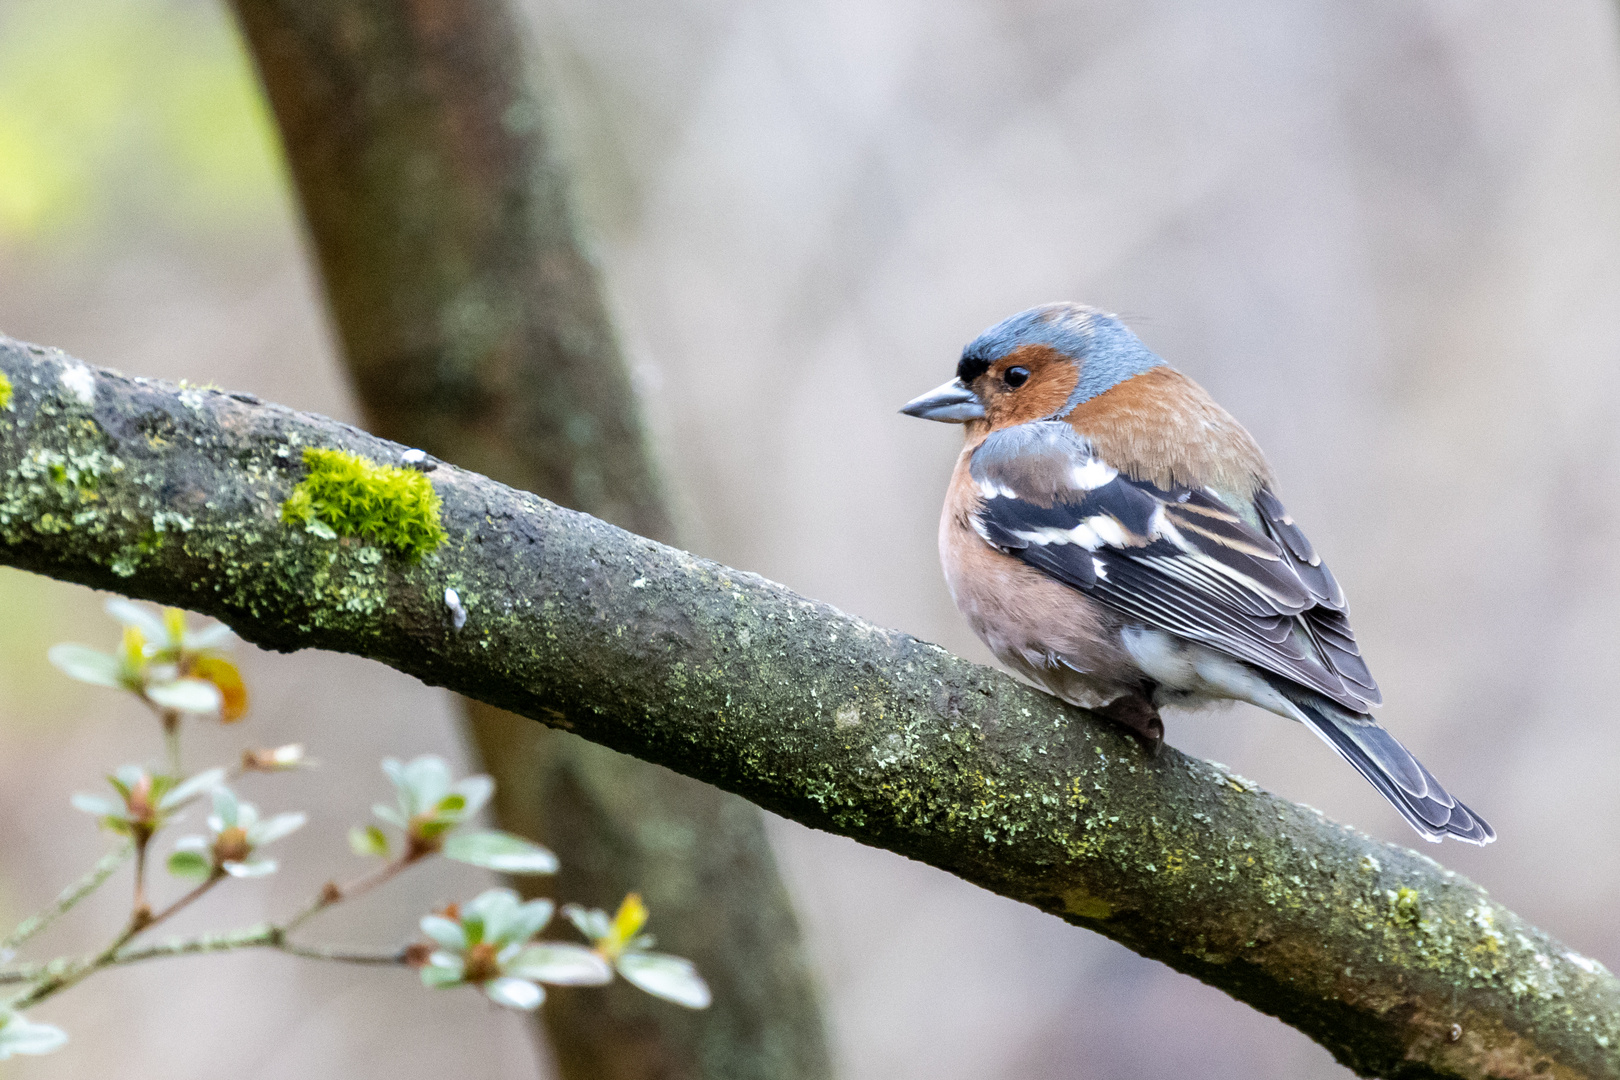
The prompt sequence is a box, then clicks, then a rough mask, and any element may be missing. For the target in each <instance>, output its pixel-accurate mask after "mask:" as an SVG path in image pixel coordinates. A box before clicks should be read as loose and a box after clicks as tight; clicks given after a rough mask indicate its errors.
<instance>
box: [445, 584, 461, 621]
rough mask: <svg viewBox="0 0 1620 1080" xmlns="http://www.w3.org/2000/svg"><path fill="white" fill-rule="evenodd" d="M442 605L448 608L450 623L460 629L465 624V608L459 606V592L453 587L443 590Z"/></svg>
mask: <svg viewBox="0 0 1620 1080" xmlns="http://www.w3.org/2000/svg"><path fill="white" fill-rule="evenodd" d="M444 606H445V607H447V608H449V609H450V625H451V627H452V628H454V629H456V630H460V629H461V628H462V627H463V626H466V625H467V609H466V608H464V607H462V606H461V594H460V593H458V592H456V590H454V589H446V590H444Z"/></svg>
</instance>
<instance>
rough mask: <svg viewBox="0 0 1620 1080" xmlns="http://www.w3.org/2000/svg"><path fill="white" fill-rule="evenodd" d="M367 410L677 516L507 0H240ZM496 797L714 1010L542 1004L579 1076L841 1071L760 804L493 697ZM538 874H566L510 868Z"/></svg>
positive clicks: (650, 511) (644, 531) (521, 481)
mask: <svg viewBox="0 0 1620 1080" xmlns="http://www.w3.org/2000/svg"><path fill="white" fill-rule="evenodd" d="M232 6H233V7H234V8H235V10H236V13H237V16H238V20H239V22H240V24H241V26H242V29H243V32H244V37H245V39H246V42H247V45H248V48H249V50H250V51H251V53H252V55H253V57H254V60H255V62H256V64H257V66H258V70H259V74H260V76H261V77H262V79H263V82H264V86H265V90H266V92H267V94H268V97H269V100H270V104H271V106H272V108H273V110H274V113H275V117H276V122H277V126H278V127H279V129H280V131H281V135H282V142H283V145H284V147H285V149H286V153H287V159H288V164H289V166H290V171H291V173H292V176H293V179H294V181H295V184H296V187H297V192H298V196H299V201H300V204H301V205H302V207H303V211H304V218H305V221H306V222H307V224H308V227H309V237H310V240H311V246H312V249H313V252H314V254H315V256H316V261H317V263H318V265H319V268H320V271H321V278H322V281H323V283H324V285H325V291H326V295H327V298H328V300H329V302H330V306H331V311H332V315H333V321H334V323H335V326H336V329H337V332H338V336H339V338H340V340H341V343H342V357H343V360H344V363H345V365H346V366H347V369H348V371H349V373H350V375H351V377H352V379H353V382H354V385H355V388H356V390H357V392H358V395H359V398H360V404H361V407H362V409H363V410H364V413H365V415H366V417H367V422H368V424H369V425H370V427H371V429H372V430H373V431H376V432H378V433H379V434H381V435H384V436H386V437H388V438H392V439H396V440H399V441H400V442H404V443H406V444H408V445H411V446H416V447H420V448H422V449H423V450H426V451H427V452H429V453H432V454H434V455H437V456H438V457H440V458H442V459H444V460H446V461H450V462H453V463H455V464H457V465H461V466H464V467H466V468H471V469H475V470H477V471H478V472H481V473H484V474H486V475H488V476H491V477H493V478H495V479H497V480H499V481H501V482H502V483H505V484H510V485H512V486H514V487H519V488H524V489H527V490H529V491H533V492H535V493H537V494H540V495H544V496H546V497H547V498H550V499H552V500H555V501H556V502H559V503H561V504H563V505H565V506H570V507H572V508H574V509H576V510H584V511H586V512H588V513H591V514H595V515H596V516H598V517H601V518H604V519H606V520H609V521H612V522H614V523H615V524H618V525H622V526H624V527H625V528H628V529H631V530H632V531H634V532H637V533H640V534H641V535H644V536H651V537H654V538H656V539H661V540H669V539H671V536H672V534H671V530H670V523H669V517H668V515H667V514H666V512H665V509H664V504H663V502H662V500H661V499H660V497H659V485H658V483H657V478H656V475H655V470H654V469H653V467H652V460H651V451H650V449H649V447H648V444H647V440H646V439H645V438H644V436H643V432H642V427H641V422H640V417H639V416H638V413H637V408H636V399H635V395H634V393H633V392H632V389H631V384H630V378H629V373H628V370H627V368H626V365H625V363H624V361H623V357H622V356H621V354H620V351H619V348H618V344H617V341H616V338H615V334H614V332H613V326H612V324H611V322H610V320H609V318H608V315H607V312H606V309H605V305H604V303H603V301H602V298H601V295H600V288H599V285H598V281H597V275H596V272H595V268H594V267H593V266H592V265H591V262H590V260H589V259H588V258H587V257H586V252H585V245H584V243H583V242H582V240H581V238H580V230H579V227H578V225H577V223H576V221H575V218H574V216H573V214H572V212H571V206H570V203H571V199H570V191H569V184H568V170H567V169H566V168H565V166H564V165H563V163H562V162H561V161H560V160H559V155H558V153H557V146H556V138H555V135H554V130H553V129H554V127H555V125H554V124H553V122H552V118H551V110H550V108H549V105H548V102H547V101H546V99H545V95H544V93H543V92H542V89H541V86H540V85H539V80H538V71H537V67H538V58H537V56H536V50H535V49H534V48H533V47H532V46H531V44H530V43H529V42H528V41H526V40H525V35H524V34H523V33H522V32H521V29H520V15H519V12H518V11H517V9H516V8H515V7H514V6H513V5H511V4H510V3H509V2H508V0H433V2H431V3H410V4H401V3H397V2H396V0H233V5H232ZM463 704H464V706H465V714H466V718H467V727H468V730H469V732H470V734H471V736H472V742H473V743H474V745H475V746H476V747H477V749H478V751H479V752H480V754H481V756H482V757H483V761H484V767H485V769H486V770H487V771H488V772H490V773H491V774H493V775H494V777H495V779H496V781H497V789H496V804H495V811H496V814H497V816H498V817H499V819H500V822H501V824H502V825H503V826H504V827H506V828H508V829H510V830H512V831H513V832H518V833H522V834H524V835H526V836H532V837H535V838H536V839H539V840H542V841H544V842H545V843H546V844H547V845H548V846H550V847H551V848H553V849H554V850H555V851H556V852H557V853H558V855H559V856H560V857H561V859H562V872H561V875H560V877H559V879H558V880H557V881H556V882H555V883H554V884H555V887H556V888H557V889H559V890H560V891H562V892H563V893H564V894H566V895H569V896H573V897H576V898H578V899H581V900H584V901H587V902H588V903H591V904H594V905H597V906H602V907H606V908H608V909H609V910H611V909H613V908H614V907H616V906H617V904H618V902H619V899H620V898H621V897H623V895H624V894H625V893H626V892H628V891H630V890H639V891H640V892H641V893H642V894H643V895H644V896H645V897H646V900H647V902H648V904H649V905H650V906H651V908H652V911H653V913H654V920H655V921H654V928H655V929H656V930H657V932H658V936H659V938H660V941H661V942H662V944H663V946H664V947H666V948H668V949H670V950H671V951H673V952H676V953H679V954H680V955H682V956H687V957H690V958H692V959H693V960H694V961H695V962H696V963H697V965H698V967H699V968H700V969H701V970H702V971H703V973H704V975H705V977H706V978H707V979H708V980H709V982H710V984H711V985H712V986H713V988H714V991H715V1002H714V1005H713V1006H711V1007H710V1008H708V1009H706V1010H703V1011H701V1012H689V1011H685V1010H680V1009H671V1008H669V1007H668V1006H667V1005H666V1004H664V1003H663V1002H660V1001H658V1000H656V999H654V998H650V997H648V996H647V995H645V994H642V993H640V992H639V991H637V990H635V989H634V988H632V987H629V986H627V985H623V984H620V985H615V986H610V987H607V988H605V989H604V990H602V991H599V992H596V993H592V994H553V995H551V996H550V997H549V998H548V999H547V1001H546V1006H545V1008H544V1010H543V1014H542V1015H543V1017H544V1019H545V1022H546V1026H547V1028H548V1031H549V1034H550V1037H551V1043H552V1046H553V1047H554V1048H555V1050H556V1052H557V1058H558V1063H559V1065H560V1066H561V1069H562V1072H563V1075H564V1076H566V1077H570V1078H574V1080H644V1078H647V1077H654V1076H656V1077H659V1078H661V1080H699V1078H701V1077H708V1076H725V1077H729V1078H733V1080H825V1078H826V1077H827V1076H828V1075H830V1072H831V1065H830V1061H829V1058H830V1055H829V1054H828V1051H827V1046H826V1037H825V1031H824V1029H823V1025H822V1022H821V1011H820V1008H819V1005H818V1002H817V995H816V993H815V987H814V982H813V980H812V978H811V975H810V971H809V964H808V962H807V959H806V957H805V955H804V951H803V948H802V946H801V942H800V938H799V931H798V926H797V921H796V919H795V917H794V912H793V908H792V903H791V900H790V898H789V896H788V894H787V890H786V888H785V887H784V886H783V884H782V881H781V878H780V876H779V874H778V873H777V869H776V863H775V860H774V857H773V855H772V852H771V849H770V845H769V843H768V841H767V839H766V836H765V825H764V819H763V815H761V814H760V812H759V811H758V809H756V808H755V807H753V806H751V805H749V804H748V803H746V802H744V801H742V800H740V799H737V798H735V797H734V796H731V795H728V794H726V793H725V792H722V791H719V790H717V789H715V788H712V787H709V786H707V785H704V784H701V783H698V782H696V781H693V780H690V779H688V778H686V777H683V776H678V775H676V774H674V773H671V772H669V771H668V770H665V769H660V768H658V767H656V766H653V765H649V764H647V763H644V762H641V761H637V760H635V759H633V758H626V757H624V756H623V755H620V754H615V753H612V752H611V751H609V750H606V749H604V748H603V747H601V746H597V745H593V744H591V743H588V742H584V741H583V740H580V739H578V738H575V737H574V736H572V735H569V734H567V733H566V732H561V731H553V730H550V729H547V728H544V727H542V726H540V725H538V724H533V723H530V722H528V721H526V720H524V719H523V718H522V717H517V716H513V715H512V714H510V713H506V712H504V711H502V710H500V709H496V708H493V707H491V706H489V705H486V704H484V703H482V702H478V701H474V700H471V699H464V702H463ZM512 884H513V886H514V887H515V888H517V889H518V890H519V891H520V892H524V893H525V894H527V895H534V890H541V891H549V890H550V889H551V888H552V883H542V882H538V881H536V880H535V879H532V878H525V879H518V880H516V881H513V882H512Z"/></svg>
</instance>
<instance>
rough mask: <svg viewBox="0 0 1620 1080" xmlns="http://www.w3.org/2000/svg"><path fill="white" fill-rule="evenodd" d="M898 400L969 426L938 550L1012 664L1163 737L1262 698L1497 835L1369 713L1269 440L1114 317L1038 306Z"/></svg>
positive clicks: (1471, 837) (1360, 678)
mask: <svg viewBox="0 0 1620 1080" xmlns="http://www.w3.org/2000/svg"><path fill="white" fill-rule="evenodd" d="M901 411H902V412H904V413H906V414H907V415H909V416H918V417H922V418H923V419H927V420H942V421H945V422H946V423H953V424H963V425H965V427H966V432H967V445H966V447H965V448H964V449H963V451H962V456H961V458H960V459H959V460H958V461H957V464H956V472H955V474H954V475H953V476H952V477H951V484H950V489H949V492H948V493H947V495H946V497H945V510H944V513H943V514H942V515H941V517H940V523H939V552H940V559H941V561H942V562H943V563H944V567H945V580H946V582H947V584H948V585H949V586H950V590H951V596H952V597H953V598H954V599H955V600H956V606H957V607H958V608H960V609H961V611H962V614H964V615H965V616H967V619H968V622H969V623H970V624H972V626H973V630H974V632H975V633H977V634H978V635H979V637H980V638H981V639H983V641H984V643H985V644H986V645H988V646H989V647H990V650H991V651H992V652H994V653H995V654H996V656H997V657H999V658H1000V659H1001V661H1002V662H1003V663H1004V664H1006V665H1007V666H1008V667H1010V668H1012V669H1013V670H1014V671H1017V672H1019V673H1020V674H1022V675H1024V676H1026V677H1028V678H1029V679H1031V680H1032V681H1034V682H1035V683H1037V684H1038V685H1040V686H1043V687H1045V688H1046V689H1047V690H1049V691H1051V692H1052V693H1053V694H1055V695H1057V696H1058V697H1060V698H1062V699H1063V700H1065V701H1068V702H1070V703H1072V704H1075V705H1080V706H1083V707H1086V708H1090V709H1092V710H1093V711H1096V712H1098V713H1101V714H1102V715H1104V716H1107V717H1108V718H1110V719H1112V720H1114V721H1115V722H1117V723H1120V724H1122V725H1124V726H1126V727H1128V728H1129V729H1131V730H1132V731H1134V732H1135V733H1136V734H1137V735H1138V736H1139V737H1141V738H1142V739H1143V740H1144V741H1146V742H1147V743H1148V744H1149V746H1150V748H1151V749H1152V750H1154V751H1155V752H1156V751H1157V748H1158V746H1159V743H1160V742H1161V741H1162V739H1163V737H1164V725H1163V723H1162V721H1161V720H1160V719H1159V709H1160V707H1161V706H1164V705H1169V704H1176V705H1197V704H1202V703H1207V702H1211V701H1216V700H1222V699H1236V700H1238V701H1247V702H1251V703H1252V704H1255V705H1258V706H1260V707H1261V708H1262V709H1267V710H1269V711H1271V712H1274V713H1277V714H1279V715H1281V716H1286V717H1288V718H1289V719H1291V720H1298V721H1299V722H1301V723H1303V724H1305V725H1306V726H1307V727H1309V728H1310V729H1311V730H1312V731H1314V732H1316V734H1317V735H1319V736H1321V737H1322V739H1323V740H1325V741H1326V742H1327V743H1328V745H1329V746H1331V747H1333V749H1334V750H1336V751H1338V752H1339V754H1340V755H1342V756H1343V757H1344V758H1345V760H1347V761H1349V762H1350V764H1352V765H1354V766H1355V767H1356V769H1357V770H1358V771H1360V773H1361V775H1362V776H1364V777H1366V778H1367V779H1368V780H1369V781H1371V783H1372V785H1373V787H1375V788H1377V789H1378V791H1379V792H1380V793H1381V794H1382V795H1383V796H1384V797H1385V798H1386V799H1388V800H1389V801H1390V803H1392V804H1393V805H1394V807H1395V809H1397V810H1399V811H1400V812H1401V815H1402V816H1403V817H1405V818H1406V820H1407V821H1409V822H1410V823H1411V824H1412V827H1413V828H1415V829H1416V830H1417V831H1418V832H1419V833H1421V834H1422V835H1423V836H1424V838H1425V839H1428V840H1434V841H1438V840H1440V838H1441V837H1444V836H1454V837H1456V838H1458V839H1460V840H1466V841H1468V842H1470V843H1474V844H1488V843H1490V842H1491V841H1492V840H1494V839H1496V833H1495V832H1494V831H1493V830H1492V829H1491V827H1490V826H1489V825H1487V824H1486V823H1485V820H1484V819H1483V818H1481V817H1480V816H1479V815H1478V814H1475V813H1474V812H1473V811H1472V810H1470V809H1469V808H1468V807H1466V806H1464V805H1463V804H1462V803H1461V802H1459V801H1458V800H1457V799H1455V798H1453V797H1452V796H1451V795H1450V794H1449V793H1448V792H1447V791H1446V789H1445V788H1443V787H1441V786H1440V782H1439V781H1437V780H1436V779H1435V778H1434V777H1433V776H1431V775H1430V773H1429V770H1428V769H1425V768H1424V767H1423V765H1422V764H1421V763H1420V762H1419V761H1418V760H1417V759H1416V758H1415V757H1413V756H1412V754H1411V753H1410V752H1409V751H1408V750H1407V749H1406V747H1404V746H1402V745H1401V744H1400V743H1399V742H1397V741H1396V740H1395V738H1394V736H1392V735H1390V734H1389V733H1388V732H1387V731H1385V730H1384V729H1383V728H1381V727H1379V726H1378V723H1377V721H1375V720H1374V719H1373V717H1372V715H1371V708H1372V706H1374V705H1377V704H1379V703H1380V701H1381V700H1382V699H1381V695H1380V694H1379V692H1378V686H1377V684H1376V683H1374V682H1373V678H1372V675H1371V673H1369V672H1368V670H1367V665H1366V663H1365V662H1364V661H1363V660H1362V658H1361V650H1360V648H1359V647H1358V646H1357V645H1356V637H1355V634H1353V633H1352V632H1351V630H1350V620H1349V618H1348V617H1347V613H1346V608H1345V600H1344V593H1343V592H1342V591H1341V590H1340V588H1339V585H1338V582H1336V581H1335V580H1334V579H1333V575H1332V574H1331V573H1329V572H1328V568H1327V566H1325V565H1324V564H1323V562H1322V560H1321V559H1320V558H1319V557H1318V556H1317V554H1316V552H1315V550H1314V549H1313V548H1312V547H1311V543H1310V541H1309V540H1307V539H1306V538H1305V534H1304V533H1302V532H1301V531H1300V530H1299V527H1298V526H1297V525H1295V524H1294V520H1293V518H1291V517H1289V516H1288V512H1287V511H1286V510H1284V509H1283V505H1282V503H1281V502H1279V501H1278V499H1277V496H1276V495H1275V494H1273V493H1272V486H1273V482H1272V474H1271V467H1270V466H1269V465H1267V463H1266V459H1265V457H1264V456H1263V455H1262V454H1261V453H1260V448H1259V447H1258V446H1257V445H1255V442H1254V439H1253V438H1252V437H1251V436H1250V435H1249V433H1248V432H1247V431H1245V430H1244V428H1243V425H1241V424H1239V423H1238V422H1237V421H1236V420H1235V419H1233V418H1232V416H1231V415H1230V414H1229V413H1227V411H1226V410H1225V409H1222V408H1221V407H1220V406H1219V405H1217V404H1215V402H1214V400H1213V399H1211V398H1210V396H1209V395H1208V394H1207V393H1205V392H1204V390H1203V388H1202V387H1200V386H1199V385H1198V384H1197V383H1195V382H1193V381H1192V380H1191V379H1189V378H1187V377H1186V376H1185V375H1183V374H1181V373H1180V372H1179V371H1176V370H1175V369H1174V368H1172V367H1169V366H1168V365H1166V364H1165V362H1164V361H1163V360H1161V359H1159V357H1157V356H1155V355H1154V354H1153V353H1152V352H1150V351H1149V350H1148V348H1147V346H1145V345H1143V344H1142V342H1141V341H1140V340H1139V339H1138V338H1137V336H1136V335H1135V334H1133V333H1131V331H1130V330H1128V329H1126V327H1125V326H1124V324H1123V323H1121V322H1120V321H1119V320H1118V319H1116V318H1114V317H1113V316H1112V315H1108V314H1106V313H1104V312H1101V311H1098V310H1096V309H1094V308H1089V307H1085V306H1083V305H1080V304H1047V305H1044V306H1042V307H1037V308H1031V309H1030V310H1028V311H1024V312H1020V313H1019V314H1017V315H1014V316H1013V317H1012V318H1010V319H1007V320H1006V321H1004V322H1001V323H998V324H996V325H995V326H992V327H991V328H990V329H989V330H986V331H985V332H984V333H983V334H981V335H980V336H979V337H977V338H976V339H974V340H973V341H972V342H971V343H969V344H968V346H967V348H965V349H963V350H962V359H961V362H960V363H959V364H958V365H957V368H956V378H954V379H952V380H951V381H950V382H947V383H945V384H944V385H943V386H941V387H939V388H938V389H936V390H932V391H930V392H928V393H926V394H924V395H922V396H921V397H919V398H916V399H915V400H913V401H910V402H908V403H907V404H906V405H905V407H904V408H903V409H902V410H901Z"/></svg>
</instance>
